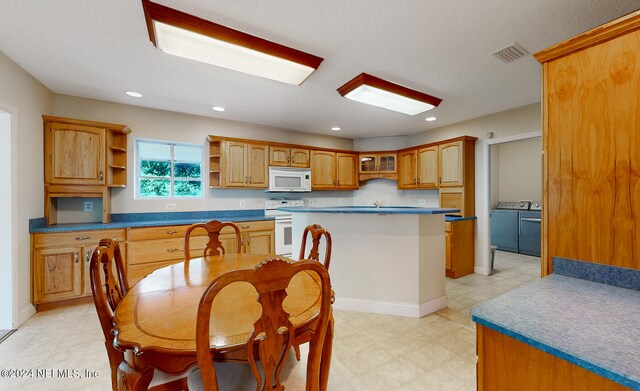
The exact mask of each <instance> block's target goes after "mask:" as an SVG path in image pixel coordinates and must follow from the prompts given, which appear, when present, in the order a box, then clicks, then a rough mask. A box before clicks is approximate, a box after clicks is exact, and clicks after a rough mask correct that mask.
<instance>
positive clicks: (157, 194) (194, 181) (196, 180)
mask: <svg viewBox="0 0 640 391" xmlns="http://www.w3.org/2000/svg"><path fill="white" fill-rule="evenodd" d="M136 150H137V157H138V161H137V165H136V174H137V181H136V182H137V185H138V188H137V192H138V193H137V195H138V197H139V198H182V197H202V145H195V144H178V143H170V142H163V141H150V140H136Z"/></svg>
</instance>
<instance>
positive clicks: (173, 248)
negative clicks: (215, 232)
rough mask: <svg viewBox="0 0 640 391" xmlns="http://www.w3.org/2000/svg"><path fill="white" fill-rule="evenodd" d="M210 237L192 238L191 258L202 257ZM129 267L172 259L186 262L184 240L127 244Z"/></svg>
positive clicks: (146, 241) (145, 241)
mask: <svg viewBox="0 0 640 391" xmlns="http://www.w3.org/2000/svg"><path fill="white" fill-rule="evenodd" d="M208 240H209V237H207V236H195V237H193V238H191V243H190V247H191V256H202V254H203V251H202V250H203V249H204V248H205V247H206V245H207V242H208ZM127 248H128V252H129V265H139V264H144V263H151V262H158V261H167V260H170V259H177V260H178V261H181V260H184V239H183V238H173V239H162V240H144V241H137V242H129V243H127Z"/></svg>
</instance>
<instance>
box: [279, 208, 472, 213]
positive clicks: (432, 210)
mask: <svg viewBox="0 0 640 391" xmlns="http://www.w3.org/2000/svg"><path fill="white" fill-rule="evenodd" d="M278 210H282V211H285V212H290V213H356V214H385V215H386V214H405V215H419V214H424V215H435V214H446V213H458V212H460V210H459V209H447V208H417V207H412V206H381V207H379V208H376V207H375V206H334V207H324V208H311V207H306V206H298V207H290V208H278Z"/></svg>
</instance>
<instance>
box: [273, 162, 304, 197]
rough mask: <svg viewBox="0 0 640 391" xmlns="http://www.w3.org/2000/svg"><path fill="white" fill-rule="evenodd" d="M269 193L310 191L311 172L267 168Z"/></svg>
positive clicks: (286, 168) (300, 169)
mask: <svg viewBox="0 0 640 391" xmlns="http://www.w3.org/2000/svg"><path fill="white" fill-rule="evenodd" d="M269 191H270V192H301V193H302V192H309V191H311V170H310V169H308V168H288V167H269Z"/></svg>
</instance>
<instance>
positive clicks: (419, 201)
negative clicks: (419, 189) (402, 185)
mask: <svg viewBox="0 0 640 391" xmlns="http://www.w3.org/2000/svg"><path fill="white" fill-rule="evenodd" d="M418 206H427V201H426V200H418Z"/></svg>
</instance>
